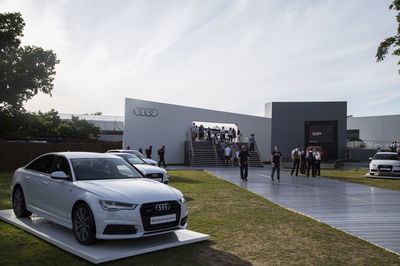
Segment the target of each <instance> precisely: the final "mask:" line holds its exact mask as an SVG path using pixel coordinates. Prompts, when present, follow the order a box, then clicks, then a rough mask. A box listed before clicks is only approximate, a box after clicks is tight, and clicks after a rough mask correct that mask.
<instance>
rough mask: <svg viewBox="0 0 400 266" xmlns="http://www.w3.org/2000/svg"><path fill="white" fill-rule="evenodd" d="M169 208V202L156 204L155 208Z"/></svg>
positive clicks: (166, 209)
mask: <svg viewBox="0 0 400 266" xmlns="http://www.w3.org/2000/svg"><path fill="white" fill-rule="evenodd" d="M170 208H171V206H169V203H160V204H157V205H156V210H157V211H159V212H160V211H168V210H169V209H170Z"/></svg>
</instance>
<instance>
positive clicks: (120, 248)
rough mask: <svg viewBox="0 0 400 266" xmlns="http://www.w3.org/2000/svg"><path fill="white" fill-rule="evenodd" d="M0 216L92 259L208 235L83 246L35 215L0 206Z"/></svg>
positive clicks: (177, 234)
mask: <svg viewBox="0 0 400 266" xmlns="http://www.w3.org/2000/svg"><path fill="white" fill-rule="evenodd" d="M0 219H1V220H3V221H5V222H7V223H10V224H12V225H15V226H16V227H19V228H21V229H23V230H25V231H27V232H29V233H31V234H33V235H35V236H37V237H40V238H41V239H43V240H45V241H47V242H49V243H51V244H53V245H56V246H57V247H59V248H62V249H64V250H66V251H68V252H70V253H72V254H74V255H76V256H79V257H81V258H83V259H85V260H88V261H90V262H92V263H101V262H107V261H111V260H117V259H121V258H126V257H130V256H135V255H139V254H143V253H148V252H152V251H156V250H161V249H167V248H171V247H176V246H181V245H185V244H190V243H194V242H199V241H204V240H208V239H209V238H210V236H209V235H205V234H201V233H197V232H194V231H190V230H178V231H176V232H173V233H168V234H164V235H159V236H151V237H144V238H138V239H127V240H99V242H97V243H96V244H94V245H92V246H83V245H80V244H79V243H78V242H77V241H76V240H75V237H74V234H73V232H72V230H69V229H67V228H64V227H62V226H59V225H57V224H55V223H52V222H50V221H48V220H46V219H44V218H41V217H38V216H32V217H31V218H21V219H18V218H16V217H15V215H14V212H13V210H0Z"/></svg>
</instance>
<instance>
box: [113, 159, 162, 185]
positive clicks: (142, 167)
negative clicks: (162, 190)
mask: <svg viewBox="0 0 400 266" xmlns="http://www.w3.org/2000/svg"><path fill="white" fill-rule="evenodd" d="M108 154H113V155H115V156H118V157H121V158H122V159H124V160H125V161H127V162H128V163H129V164H131V165H132V166H133V167H135V168H137V169H138V170H139V171H140V172H142V174H143V175H144V176H145V177H147V178H151V179H153V180H156V181H158V182H162V183H164V184H168V182H169V176H168V173H167V171H166V170H165V169H163V168H161V167H158V166H154V165H150V164H147V163H146V162H145V161H143V160H142V159H140V158H139V157H137V156H135V155H133V154H129V153H122V152H116V153H108Z"/></svg>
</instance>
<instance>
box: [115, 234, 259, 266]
mask: <svg viewBox="0 0 400 266" xmlns="http://www.w3.org/2000/svg"><path fill="white" fill-rule="evenodd" d="M214 244H215V243H214V242H213V241H210V240H207V241H203V242H200V243H193V244H188V245H183V246H179V247H174V248H170V249H165V250H160V251H156V252H152V253H148V254H142V255H139V256H136V257H131V258H126V259H121V260H118V261H115V262H112V263H111V264H113V265H114V264H115V265H120V264H123V265H125V264H126V263H128V264H130V263H135V264H136V263H137V264H138V265H139V264H141V263H142V262H146V264H154V263H156V264H157V263H161V264H162V265H245V266H249V265H252V264H251V263H250V262H248V261H246V260H243V259H241V258H240V257H238V256H236V255H234V254H231V253H229V252H225V251H222V250H218V249H216V248H214V247H213V245H214Z"/></svg>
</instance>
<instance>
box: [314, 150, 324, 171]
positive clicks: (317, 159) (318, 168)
mask: <svg viewBox="0 0 400 266" xmlns="http://www.w3.org/2000/svg"><path fill="white" fill-rule="evenodd" d="M321 160H322V154H321V152H320V151H319V150H318V148H317V149H316V150H315V152H314V161H315V167H314V169H315V170H314V176H320V175H321Z"/></svg>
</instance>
